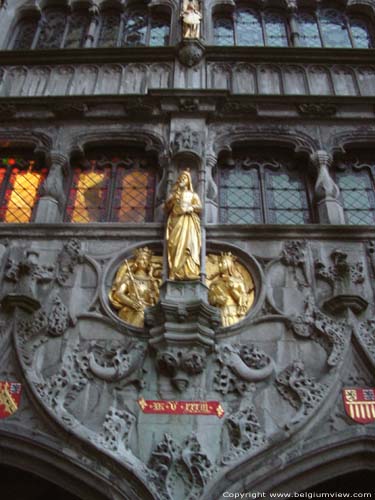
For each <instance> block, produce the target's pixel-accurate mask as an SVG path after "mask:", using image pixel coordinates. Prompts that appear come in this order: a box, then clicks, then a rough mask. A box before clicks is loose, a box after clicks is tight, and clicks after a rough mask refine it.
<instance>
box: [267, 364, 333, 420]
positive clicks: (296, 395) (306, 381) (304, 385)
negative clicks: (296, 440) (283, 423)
mask: <svg viewBox="0 0 375 500" xmlns="http://www.w3.org/2000/svg"><path fill="white" fill-rule="evenodd" d="M276 387H277V389H278V391H279V392H280V394H281V395H282V396H283V397H284V398H285V399H286V400H287V401H288V402H289V403H290V404H291V405H292V406H293V408H296V409H297V410H298V411H297V413H296V415H295V416H294V417H293V418H292V419H291V421H290V422H289V423H288V424H287V427H292V426H294V425H298V424H299V423H300V422H301V421H302V420H304V419H305V418H306V417H307V416H308V415H310V413H311V412H312V411H313V410H314V408H315V407H316V406H317V405H318V404H319V403H320V402H321V401H322V399H323V397H324V395H325V393H326V390H327V387H326V386H325V385H324V384H320V383H318V382H315V380H313V379H312V378H310V377H308V376H307V375H306V374H305V366H304V363H303V362H302V361H294V362H293V363H292V364H291V365H290V366H288V367H287V368H285V370H284V371H282V372H281V373H280V374H279V375H278V377H277V379H276Z"/></svg>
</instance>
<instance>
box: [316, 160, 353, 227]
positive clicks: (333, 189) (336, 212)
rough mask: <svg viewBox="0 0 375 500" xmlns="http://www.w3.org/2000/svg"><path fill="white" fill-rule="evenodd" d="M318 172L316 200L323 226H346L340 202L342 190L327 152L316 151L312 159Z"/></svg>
mask: <svg viewBox="0 0 375 500" xmlns="http://www.w3.org/2000/svg"><path fill="white" fill-rule="evenodd" d="M310 159H311V163H312V164H313V165H314V167H315V169H316V171H317V179H316V182H315V190H314V191H315V192H314V198H315V203H316V206H317V209H318V214H319V222H320V223H322V224H345V217H344V209H343V207H342V205H341V203H340V202H339V196H340V190H339V188H338V186H337V185H336V183H335V182H334V180H333V179H332V177H331V175H330V173H329V169H330V166H331V164H332V157H331V155H329V154H328V153H327V152H326V151H322V150H319V151H316V152H315V153H313V154H312V155H311V157H310Z"/></svg>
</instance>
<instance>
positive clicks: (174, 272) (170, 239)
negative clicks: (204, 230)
mask: <svg viewBox="0 0 375 500" xmlns="http://www.w3.org/2000/svg"><path fill="white" fill-rule="evenodd" d="M165 208H166V211H167V214H168V221H167V231H166V240H167V245H168V266H169V279H171V280H197V279H199V273H200V250H201V244H202V237H201V224H200V219H199V213H200V211H201V209H202V205H201V201H200V199H199V196H198V195H197V193H195V192H194V190H193V185H192V182H191V176H190V172H188V171H187V170H184V171H183V172H182V173H181V174H180V175H179V177H178V179H177V181H176V183H175V184H174V186H173V189H172V192H171V194H170V195H169V197H168V198H167V201H166V203H165Z"/></svg>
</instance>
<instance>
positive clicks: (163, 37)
mask: <svg viewBox="0 0 375 500" xmlns="http://www.w3.org/2000/svg"><path fill="white" fill-rule="evenodd" d="M169 32H170V19H169V17H153V18H152V19H151V29H150V46H151V47H160V46H165V45H169Z"/></svg>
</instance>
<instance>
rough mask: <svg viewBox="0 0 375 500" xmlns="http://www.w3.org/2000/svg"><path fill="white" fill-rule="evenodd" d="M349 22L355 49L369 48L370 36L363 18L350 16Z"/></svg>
mask: <svg viewBox="0 0 375 500" xmlns="http://www.w3.org/2000/svg"><path fill="white" fill-rule="evenodd" d="M349 22H350V30H351V32H352V38H353V42H354V47H356V48H357V49H369V48H371V45H372V44H371V36H370V33H369V29H368V25H367V23H366V21H365V20H364V19H358V18H350V19H349Z"/></svg>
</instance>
